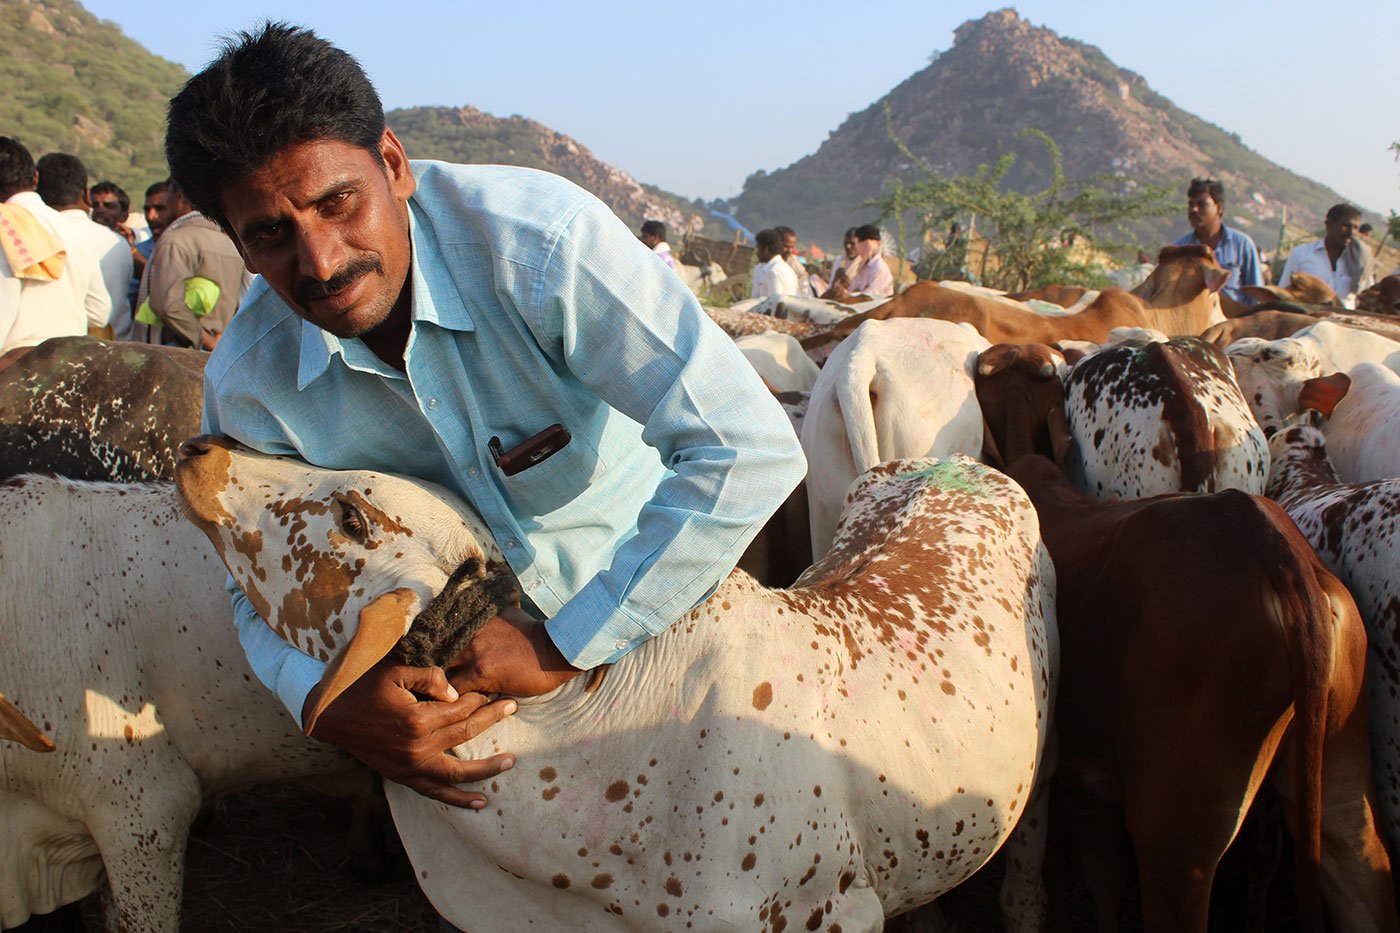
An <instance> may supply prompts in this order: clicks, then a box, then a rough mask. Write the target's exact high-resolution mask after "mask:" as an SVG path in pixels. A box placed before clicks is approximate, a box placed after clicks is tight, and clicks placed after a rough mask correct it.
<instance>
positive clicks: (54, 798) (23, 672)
mask: <svg viewBox="0 0 1400 933" xmlns="http://www.w3.org/2000/svg"><path fill="white" fill-rule="evenodd" d="M31 356H32V354H31ZM224 580H225V573H224V568H223V566H222V565H221V564H220V563H219V560H218V558H217V557H216V556H215V554H214V553H213V550H212V549H211V548H210V547H209V544H208V542H207V541H206V540H205V539H204V537H203V536H202V535H200V533H199V532H198V531H197V530H196V529H194V528H193V527H191V526H190V525H189V523H188V522H186V521H185V520H184V518H183V517H182V516H181V515H180V511H179V509H178V507H177V505H176V502H175V497H174V493H173V490H172V488H171V486H170V484H168V483H165V484H142V485H125V486H118V485H115V484H109V483H82V482H74V481H71V480H65V479H57V478H53V477H41V476H29V477H22V478H20V479H17V480H12V481H10V482H8V483H0V688H3V690H4V693H5V700H0V707H6V706H9V707H10V708H11V709H12V710H18V711H19V712H20V713H21V714H22V715H23V717H24V718H25V719H27V720H28V721H29V722H30V723H31V724H32V726H34V727H37V728H38V729H40V730H42V732H43V733H44V734H45V735H46V736H48V737H49V738H50V739H51V740H52V743H53V745H54V749H53V750H52V752H51V753H49V754H37V753H36V752H35V751H31V750H30V749H31V748H33V747H34V744H35V743H34V742H33V741H29V742H25V735H24V732H25V730H24V729H23V726H22V724H18V723H17V721H16V720H15V718H14V715H13V714H11V715H9V716H6V715H5V713H4V711H3V710H0V721H3V720H9V725H8V726H0V738H10V739H15V740H18V741H21V742H25V745H28V746H29V747H23V746H21V745H17V744H12V743H10V742H4V741H0V927H4V928H6V929H8V928H10V927H13V926H17V925H18V924H20V923H22V922H24V921H25V919H26V918H27V917H29V916H30V915H31V914H44V913H48V912H50V911H53V910H55V909H57V908H58V907H61V906H62V905H64V904H69V903H72V902H74V901H76V900H79V899H80V898H83V897H85V896H87V895H88V894H91V893H92V892H93V891H95V890H97V889H98V888H99V887H100V886H102V885H103V884H104V875H105V884H106V885H107V886H108V887H109V889H110V891H111V896H112V907H113V911H114V913H113V915H112V916H111V917H109V922H110V923H111V924H112V925H113V928H114V929H121V930H142V931H160V933H175V931H176V930H177V929H178V927H179V915H180V892H181V883H182V877H183V871H184V860H185V843H186V838H187V836H188V833H189V829H190V824H191V823H192V822H193V821H194V818H195V816H196V814H197V813H198V811H199V808H200V805H201V803H202V801H204V800H207V799H209V798H212V797H215V796H218V795H219V794H222V793H224V792H227V791H230V790H235V789H237V788H240V787H244V786H247V785H249V784H255V783H261V782H266V781H274V780H289V779H296V778H307V777H312V776H316V775H328V774H344V773H352V771H353V773H358V774H359V775H360V780H361V784H362V786H363V787H364V788H365V789H366V790H368V789H369V784H368V782H369V778H370V775H369V773H368V772H367V771H365V770H364V769H361V768H358V766H357V765H355V764H354V763H353V762H351V760H350V759H349V758H348V757H347V756H345V755H342V754H340V753H339V752H336V751H334V750H332V749H331V748H329V747H328V746H325V745H321V744H319V743H316V742H312V741H310V740H309V739H306V738H305V737H303V736H302V735H301V734H300V733H299V732H298V731H297V729H296V728H295V724H294V723H293V721H292V719H291V717H289V716H288V715H287V712H286V710H285V709H283V708H282V705H281V704H280V703H279V702H278V701H277V699H276V698H275V697H274V696H273V695H272V694H271V693H269V692H268V691H267V690H266V689H264V688H263V686H262V685H261V684H259V683H257V682H256V680H255V679H254V678H253V675H252V674H251V672H249V670H248V668H247V665H246V663H245V662H244V660H243V653H242V650H241V649H240V648H239V645H238V636H237V630H236V629H235V628H234V626H233V613H232V610H231V609H230V606H229V599H228V593H227V591H226V590H225V589H224ZM29 739H31V740H33V739H34V736H33V735H32V734H31V735H30V736H29ZM38 744H39V745H41V746H42V742H39V743H38Z"/></svg>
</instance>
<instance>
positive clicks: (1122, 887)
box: [1074, 796, 1128, 933]
mask: <svg viewBox="0 0 1400 933" xmlns="http://www.w3.org/2000/svg"><path fill="white" fill-rule="evenodd" d="M1074 809H1075V810H1076V811H1080V812H1082V816H1083V818H1084V822H1083V824H1082V825H1081V826H1080V829H1079V832H1078V834H1077V835H1078V838H1079V862H1080V867H1081V870H1082V871H1083V872H1084V883H1085V885H1086V886H1087V887H1088V888H1089V893H1090V895H1091V896H1092V897H1093V900H1094V915H1095V917H1096V918H1097V920H1098V930H1099V933H1117V931H1118V929H1119V927H1120V923H1119V915H1120V913H1121V911H1122V906H1123V893H1124V892H1125V891H1127V889H1128V834H1127V832H1125V831H1124V829H1123V812H1122V811H1121V810H1120V809H1119V808H1118V807H1116V806H1113V805H1111V804H1108V803H1105V802H1103V801H1100V800H1095V799H1092V798H1091V797H1087V796H1086V797H1082V798H1080V799H1079V800H1078V801H1077V804H1076V806H1075V808H1074Z"/></svg>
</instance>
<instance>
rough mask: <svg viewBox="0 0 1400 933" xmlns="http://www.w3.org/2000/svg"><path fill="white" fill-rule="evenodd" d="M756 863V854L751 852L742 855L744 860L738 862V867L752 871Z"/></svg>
mask: <svg viewBox="0 0 1400 933" xmlns="http://www.w3.org/2000/svg"><path fill="white" fill-rule="evenodd" d="M757 864H758V856H757V855H754V854H753V853H752V852H750V853H748V854H747V855H745V856H744V860H743V861H742V862H740V863H739V867H740V868H742V869H743V870H744V871H753V867H754V866H755V865H757Z"/></svg>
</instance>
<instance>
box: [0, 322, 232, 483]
mask: <svg viewBox="0 0 1400 933" xmlns="http://www.w3.org/2000/svg"><path fill="white" fill-rule="evenodd" d="M206 358H207V357H206V354H202V353H199V352H197V351H194V350H181V349H177V348H174V347H157V346H151V345H147V344H141V343H113V342H109V341H103V340H94V339H92V338H89V337H62V338H55V339H52V340H47V341H45V342H44V343H42V344H40V345H39V346H37V347H35V348H34V349H33V350H31V351H30V352H29V353H27V354H25V355H24V357H23V358H21V359H20V360H19V361H18V362H16V363H15V364H14V365H12V366H10V367H8V368H7V369H5V370H3V371H0V479H4V478H7V477H10V476H17V475H20V474H23V473H37V472H50V473H56V474H58V475H59V476H67V477H69V478H72V479H85V480H111V481H115V482H141V481H145V480H153V479H173V478H174V476H175V450H176V449H177V448H178V447H179V446H180V444H181V443H183V442H184V440H185V439H186V438H188V437H191V436H192V435H194V434H198V433H199V420H200V411H201V408H202V404H203V398H204V360H205V359H206Z"/></svg>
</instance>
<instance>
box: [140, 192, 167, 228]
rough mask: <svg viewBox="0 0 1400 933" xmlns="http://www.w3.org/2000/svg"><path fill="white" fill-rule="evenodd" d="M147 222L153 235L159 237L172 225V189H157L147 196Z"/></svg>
mask: <svg viewBox="0 0 1400 933" xmlns="http://www.w3.org/2000/svg"><path fill="white" fill-rule="evenodd" d="M145 211H146V224H147V225H148V226H149V227H150V228H151V236H153V237H158V236H160V235H161V234H162V233H164V232H165V228H166V227H168V226H170V191H169V190H166V191H157V192H156V193H155V194H150V195H147V196H146V207H145Z"/></svg>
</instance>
